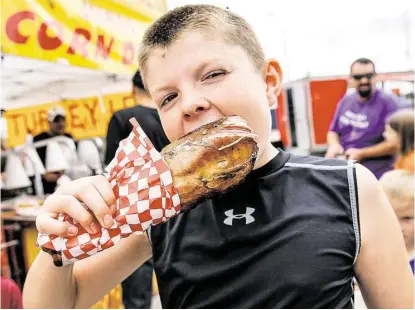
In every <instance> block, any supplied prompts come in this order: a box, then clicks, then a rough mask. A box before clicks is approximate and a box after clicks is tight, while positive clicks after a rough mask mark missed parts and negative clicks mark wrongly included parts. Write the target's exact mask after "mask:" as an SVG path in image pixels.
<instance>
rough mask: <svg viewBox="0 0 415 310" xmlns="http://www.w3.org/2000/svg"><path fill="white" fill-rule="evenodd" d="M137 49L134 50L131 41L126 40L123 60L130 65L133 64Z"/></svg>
mask: <svg viewBox="0 0 415 310" xmlns="http://www.w3.org/2000/svg"><path fill="white" fill-rule="evenodd" d="M134 55H135V51H134V46H133V44H132V43H131V42H126V43H125V44H124V55H123V58H122V62H123V64H125V65H129V64H132V63H133V61H134V58H135V56H134Z"/></svg>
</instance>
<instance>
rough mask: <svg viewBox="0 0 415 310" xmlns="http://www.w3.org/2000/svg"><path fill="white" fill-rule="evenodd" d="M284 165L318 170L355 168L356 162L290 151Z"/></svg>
mask: <svg viewBox="0 0 415 310" xmlns="http://www.w3.org/2000/svg"><path fill="white" fill-rule="evenodd" d="M284 166H285V167H298V168H304V169H316V170H341V169H347V168H348V167H349V168H353V167H354V166H355V162H354V161H351V160H346V159H338V158H325V157H321V156H314V155H298V154H293V153H289V157H288V160H287V162H286V163H285V165H284Z"/></svg>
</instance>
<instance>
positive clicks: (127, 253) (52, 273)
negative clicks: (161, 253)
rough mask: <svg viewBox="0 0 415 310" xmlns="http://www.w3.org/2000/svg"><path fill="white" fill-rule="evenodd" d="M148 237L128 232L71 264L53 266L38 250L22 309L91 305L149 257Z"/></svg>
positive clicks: (48, 258)
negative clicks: (89, 255) (113, 244)
mask: <svg viewBox="0 0 415 310" xmlns="http://www.w3.org/2000/svg"><path fill="white" fill-rule="evenodd" d="M151 255H152V254H151V246H150V243H149V241H148V238H147V236H145V235H141V236H137V235H131V236H129V237H128V238H126V239H124V240H121V241H120V242H119V243H118V244H117V245H115V246H114V247H112V248H110V249H107V250H105V251H103V252H100V253H99V254H98V255H95V256H93V257H90V258H87V259H84V260H81V261H79V262H76V263H75V264H74V265H70V266H64V267H55V266H54V265H53V263H52V259H51V256H50V255H49V254H47V253H45V252H41V253H40V254H39V255H38V257H37V258H36V260H35V261H34V263H33V264H32V266H31V268H30V270H29V273H28V275H27V278H26V282H25V286H24V290H23V305H24V307H25V308H32V309H35V308H37V309H41V308H90V307H91V306H92V305H93V304H94V303H96V302H97V301H98V300H99V299H100V298H102V297H103V296H104V295H105V294H107V293H108V292H109V291H110V290H111V289H112V288H114V287H115V286H116V285H117V284H119V283H121V282H122V281H123V280H124V279H125V278H126V277H128V276H129V275H130V274H131V273H132V272H133V271H134V270H136V269H137V268H138V267H139V266H141V265H142V264H143V263H144V262H146V261H147V260H148V259H149V258H150V257H151Z"/></svg>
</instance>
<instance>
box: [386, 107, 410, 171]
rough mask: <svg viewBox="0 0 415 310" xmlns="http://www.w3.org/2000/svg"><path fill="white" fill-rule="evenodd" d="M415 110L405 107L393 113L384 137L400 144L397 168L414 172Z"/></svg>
mask: <svg viewBox="0 0 415 310" xmlns="http://www.w3.org/2000/svg"><path fill="white" fill-rule="evenodd" d="M414 125H415V116H414V111H413V110H409V109H405V110H401V111H398V112H396V113H394V114H392V115H391V117H389V118H388V120H387V122H386V127H385V133H384V137H385V139H386V140H387V141H392V142H393V143H397V144H398V145H399V151H398V158H397V160H396V162H395V169H404V170H407V171H409V172H410V173H414V172H415V171H414V160H415V157H414Z"/></svg>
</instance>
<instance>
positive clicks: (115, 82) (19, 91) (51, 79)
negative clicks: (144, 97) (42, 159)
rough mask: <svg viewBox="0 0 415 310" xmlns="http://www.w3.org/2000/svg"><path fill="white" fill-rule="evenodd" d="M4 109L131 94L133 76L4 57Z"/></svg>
mask: <svg viewBox="0 0 415 310" xmlns="http://www.w3.org/2000/svg"><path fill="white" fill-rule="evenodd" d="M0 72H1V85H2V87H1V108H2V109H5V110H9V109H15V108H21V107H26V106H31V105H37V104H42V103H49V102H58V101H61V100H65V99H77V98H87V97H93V96H101V95H103V94H111V93H119V92H128V91H130V90H131V76H127V75H116V74H110V73H106V72H102V71H99V70H91V69H85V68H81V67H74V66H70V65H68V64H65V63H64V62H62V63H52V62H46V61H40V60H36V59H30V58H23V57H17V56H11V55H4V54H2V60H1V71H0Z"/></svg>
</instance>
